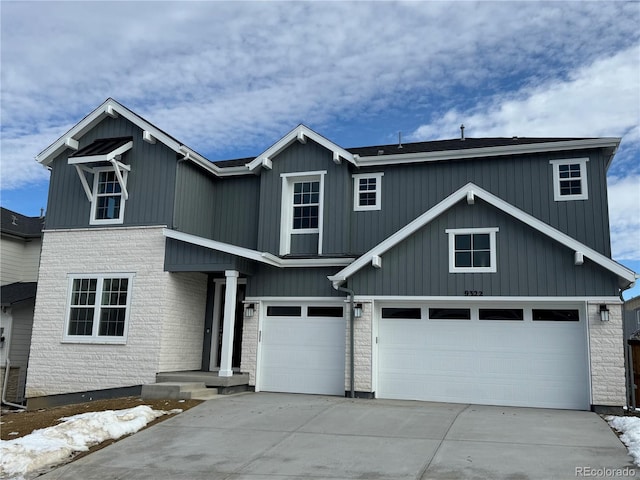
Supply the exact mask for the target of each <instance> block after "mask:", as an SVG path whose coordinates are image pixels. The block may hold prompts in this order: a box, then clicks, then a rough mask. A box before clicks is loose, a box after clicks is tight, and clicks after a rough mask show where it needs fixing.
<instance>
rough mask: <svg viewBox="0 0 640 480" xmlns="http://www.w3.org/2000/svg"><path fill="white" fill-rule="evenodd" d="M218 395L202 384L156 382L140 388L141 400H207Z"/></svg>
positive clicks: (214, 390)
mask: <svg viewBox="0 0 640 480" xmlns="http://www.w3.org/2000/svg"><path fill="white" fill-rule="evenodd" d="M217 394H218V390H217V389H215V388H207V387H206V386H205V384H204V383H203V382H158V383H150V384H147V385H143V386H142V393H141V396H142V398H143V399H161V398H169V399H173V400H190V399H194V400H208V399H209V398H211V397H213V396H215V395H217Z"/></svg>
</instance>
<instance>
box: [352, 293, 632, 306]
mask: <svg viewBox="0 0 640 480" xmlns="http://www.w3.org/2000/svg"><path fill="white" fill-rule="evenodd" d="M354 300H357V301H358V302H367V301H375V302H399V303H411V302H413V303H423V302H445V303H467V302H468V303H474V302H487V303H491V302H494V303H562V304H564V303H576V302H588V303H590V304H591V303H593V304H599V303H607V304H618V305H622V303H623V302H622V300H620V297H613V296H612V297H604V296H603V297H522V296H514V297H509V296H486V297H485V296H479V297H474V296H462V295H457V296H442V295H439V296H407V295H362V296H360V295H356V296H355V297H354Z"/></svg>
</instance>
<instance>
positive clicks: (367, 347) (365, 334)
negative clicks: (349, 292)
mask: <svg viewBox="0 0 640 480" xmlns="http://www.w3.org/2000/svg"><path fill="white" fill-rule="evenodd" d="M355 303H362V302H355ZM348 309H349V304H348V303H347V304H346V310H348ZM349 322H350V320H349V316H347V325H346V333H345V342H346V343H345V363H344V365H345V373H344V389H345V391H347V392H348V391H350V390H351V325H350V323H349ZM372 325H373V304H372V303H362V317H360V318H356V319H355V323H354V335H353V337H354V344H355V355H354V362H353V364H354V377H355V382H354V390H355V391H356V392H372V391H373V384H372V360H373V351H372V349H373V343H372V338H373V337H372Z"/></svg>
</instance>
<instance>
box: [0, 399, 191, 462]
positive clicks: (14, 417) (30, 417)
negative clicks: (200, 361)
mask: <svg viewBox="0 0 640 480" xmlns="http://www.w3.org/2000/svg"><path fill="white" fill-rule="evenodd" d="M200 403H202V401H201V400H142V399H141V398H140V397H122V398H112V399H108V400H94V401H92V402H85V403H76V404H73V405H64V406H61V407H52V408H45V409H42V410H32V411H18V410H14V411H4V410H3V411H2V415H0V438H1V439H2V440H12V439H14V438H20V437H23V436H25V435H28V434H30V433H31V432H33V431H34V430H38V429H40V428H46V427H52V426H54V425H58V424H59V423H60V419H61V418H63V417H70V416H72V415H76V414H78V413H87V412H100V411H105V410H122V409H125V408H133V407H137V406H138V405H148V406H150V407H151V408H153V409H154V410H165V411H170V410H173V409H181V410H183V411H184V410H188V409H190V408H193V407H195V406H196V405H199V404H200ZM174 415H179V414H176V413H172V414H167V415H162V416H161V417H159V418H157V419H155V420H153V421H151V422H149V423H148V424H147V427H150V426H151V425H155V424H156V423H159V422H162V421H164V420H167V419H168V418H171V417H173V416H174ZM147 427H145V428H147ZM123 438H124V437H123ZM116 441H117V440H107V441H106V442H102V443H101V444H99V445H94V446H93V447H91V448H90V449H89V451H88V452H82V453H81V454H78V455H77V456H76V457H74V460H75V459H77V458H80V457H83V456H84V455H87V454H89V453H91V452H95V451H96V450H99V449H101V448H104V447H106V446H107V445H111V444H112V443H114V442H116Z"/></svg>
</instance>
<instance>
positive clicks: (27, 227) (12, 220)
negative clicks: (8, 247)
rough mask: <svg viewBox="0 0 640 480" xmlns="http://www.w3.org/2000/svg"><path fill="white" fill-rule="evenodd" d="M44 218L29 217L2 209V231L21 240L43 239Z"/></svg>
mask: <svg viewBox="0 0 640 480" xmlns="http://www.w3.org/2000/svg"><path fill="white" fill-rule="evenodd" d="M43 225H44V217H27V216H25V215H22V214H20V213H17V212H14V211H12V210H9V209H7V208H4V207H0V230H2V233H5V234H9V235H14V236H16V237H21V238H39V237H42V228H43Z"/></svg>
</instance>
